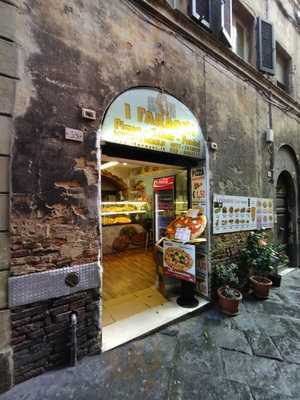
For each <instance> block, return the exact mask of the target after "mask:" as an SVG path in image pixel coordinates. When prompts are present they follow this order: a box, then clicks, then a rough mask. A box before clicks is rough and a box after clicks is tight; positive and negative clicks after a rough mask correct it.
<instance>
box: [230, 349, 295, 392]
mask: <svg viewBox="0 0 300 400" xmlns="http://www.w3.org/2000/svg"><path fill="white" fill-rule="evenodd" d="M222 357H223V361H224V368H225V376H226V378H228V379H230V380H232V381H236V382H240V383H243V384H247V385H249V386H253V387H256V388H262V389H263V388H264V387H266V386H267V387H270V388H271V389H272V390H273V391H274V392H275V393H281V394H284V395H291V394H292V393H291V390H290V388H289V385H288V384H287V382H286V380H285V379H284V376H283V374H282V373H281V370H280V369H279V365H278V364H280V362H279V361H275V360H270V359H268V358H262V357H255V356H252V357H251V356H249V355H247V354H241V353H237V352H235V351H229V350H222Z"/></svg>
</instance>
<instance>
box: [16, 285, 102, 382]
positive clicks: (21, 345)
mask: <svg viewBox="0 0 300 400" xmlns="http://www.w3.org/2000/svg"><path fill="white" fill-rule="evenodd" d="M72 311H76V312H77V315H78V327H77V329H78V330H77V340H78V357H79V358H81V357H84V356H85V355H88V354H95V353H98V352H100V339H99V291H98V290H96V289H95V290H89V291H86V292H79V293H76V294H74V295H71V296H67V297H61V298H58V299H53V300H49V301H44V302H40V303H35V304H31V305H28V306H22V307H16V308H14V309H13V310H12V313H11V320H12V322H11V323H12V329H13V331H12V340H11V344H12V347H13V351H14V374H15V383H19V382H22V381H24V380H26V379H29V378H31V377H33V376H36V375H39V374H41V373H43V372H45V371H47V370H50V369H52V368H56V367H59V366H66V365H68V364H69V363H70V351H71V346H70V344H71V327H70V314H71V312H72Z"/></svg>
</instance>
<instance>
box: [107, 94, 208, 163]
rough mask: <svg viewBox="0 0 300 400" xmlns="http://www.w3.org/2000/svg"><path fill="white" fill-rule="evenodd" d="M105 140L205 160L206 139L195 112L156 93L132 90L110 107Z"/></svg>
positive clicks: (173, 98)
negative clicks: (203, 158)
mask: <svg viewBox="0 0 300 400" xmlns="http://www.w3.org/2000/svg"><path fill="white" fill-rule="evenodd" d="M101 139H103V140H105V141H107V142H112V143H119V144H124V145H127V146H133V147H140V148H143V149H149V150H155V151H162V152H168V153H173V154H178V155H183V156H188V157H193V158H202V157H204V138H203V135H202V132H201V129H200V126H199V124H198V121H197V120H196V118H195V117H194V115H193V114H192V113H191V111H190V110H189V109H188V108H187V107H186V106H185V105H184V104H182V103H181V102H179V101H178V100H177V99H175V97H172V96H170V95H168V94H165V93H161V92H159V91H158V90H155V89H142V88H141V89H132V90H128V91H127V92H125V93H123V94H121V95H120V96H119V97H118V98H117V99H116V100H115V101H114V102H113V103H112V105H111V106H110V108H109V109H108V111H107V113H106V116H105V118H104V121H103V125H102V129H101Z"/></svg>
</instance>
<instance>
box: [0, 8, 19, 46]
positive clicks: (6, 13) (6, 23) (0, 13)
mask: <svg viewBox="0 0 300 400" xmlns="http://www.w3.org/2000/svg"><path fill="white" fill-rule="evenodd" d="M16 16H17V8H16V7H14V6H13V5H11V4H8V3H4V2H2V1H0V36H2V37H4V38H5V39H10V40H14V39H15V31H16Z"/></svg>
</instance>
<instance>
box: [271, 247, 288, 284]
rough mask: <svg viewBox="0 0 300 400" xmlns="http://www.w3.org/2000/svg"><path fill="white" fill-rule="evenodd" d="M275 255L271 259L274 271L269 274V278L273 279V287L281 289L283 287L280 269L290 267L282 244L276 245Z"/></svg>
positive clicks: (274, 248)
mask: <svg viewBox="0 0 300 400" xmlns="http://www.w3.org/2000/svg"><path fill="white" fill-rule="evenodd" d="M272 247H273V255H272V257H271V262H272V267H273V270H272V271H271V272H270V273H269V275H268V278H269V279H271V281H272V284H273V286H275V287H279V286H280V285H281V275H280V274H279V273H278V268H279V267H281V268H284V267H287V266H288V265H289V258H288V256H287V255H286V254H285V252H284V250H283V249H284V246H283V245H282V244H274V245H272Z"/></svg>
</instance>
